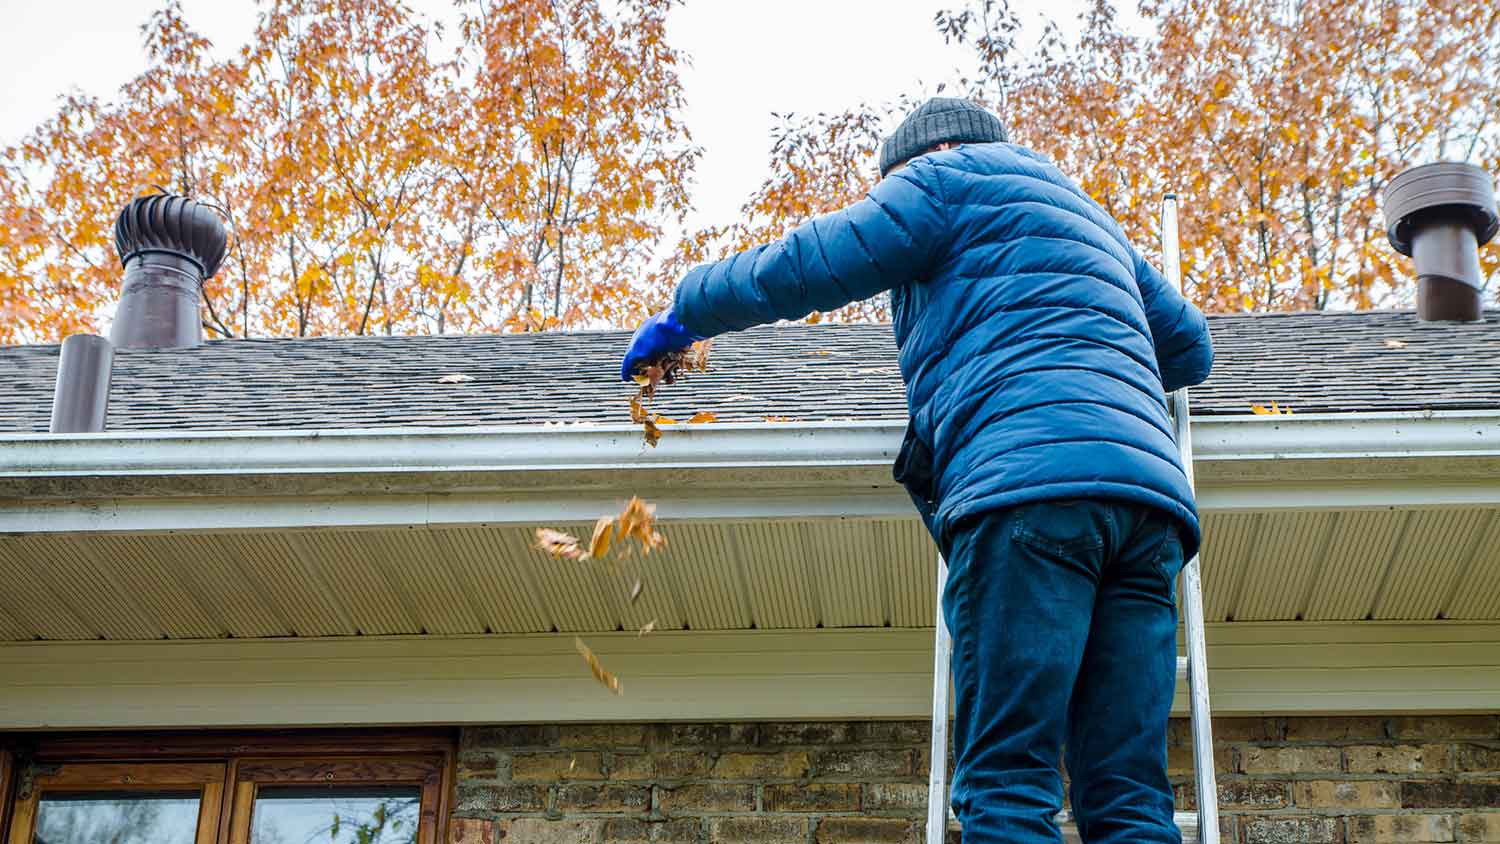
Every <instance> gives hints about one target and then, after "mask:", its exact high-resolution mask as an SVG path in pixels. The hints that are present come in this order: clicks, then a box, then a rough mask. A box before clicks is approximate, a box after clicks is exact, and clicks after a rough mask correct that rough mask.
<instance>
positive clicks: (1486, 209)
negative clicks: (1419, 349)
mask: <svg viewBox="0 0 1500 844" xmlns="http://www.w3.org/2000/svg"><path fill="white" fill-rule="evenodd" d="M1385 224H1386V237H1388V238H1389V239H1390V241H1391V246H1392V247H1393V248H1395V250H1396V251H1397V252H1400V253H1401V254H1402V255H1409V256H1411V258H1412V263H1413V264H1414V265H1415V267H1416V271H1417V318H1418V319H1422V320H1435V321H1456V322H1473V321H1476V320H1479V319H1482V318H1483V307H1482V302H1481V297H1480V290H1481V289H1482V288H1483V286H1484V277H1483V274H1482V273H1481V271H1480V268H1479V247H1481V246H1483V245H1484V244H1486V243H1488V242H1489V241H1490V239H1491V238H1493V237H1494V236H1495V234H1496V232H1497V231H1500V210H1497V209H1496V207H1495V183H1494V180H1493V179H1491V178H1490V175H1489V174H1488V173H1486V172H1485V171H1484V170H1482V169H1480V168H1478V167H1475V166H1474V165H1472V164H1463V163H1460V162H1454V161H1441V162H1438V163H1436V164H1423V165H1421V166H1419V167H1412V168H1410V169H1408V170H1405V171H1403V172H1402V173H1400V174H1398V175H1397V176H1396V177H1395V178H1394V179H1391V183H1390V184H1389V185H1388V186H1387V187H1386V189H1385Z"/></svg>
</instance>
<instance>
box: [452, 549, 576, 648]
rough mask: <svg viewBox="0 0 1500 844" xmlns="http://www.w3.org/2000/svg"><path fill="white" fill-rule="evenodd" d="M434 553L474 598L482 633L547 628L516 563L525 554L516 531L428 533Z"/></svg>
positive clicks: (549, 625) (528, 582) (533, 589)
mask: <svg viewBox="0 0 1500 844" xmlns="http://www.w3.org/2000/svg"><path fill="white" fill-rule="evenodd" d="M432 536H433V541H434V542H435V543H436V545H437V548H438V549H439V553H441V554H444V555H445V556H447V557H448V559H449V560H451V561H452V564H453V567H454V570H455V572H456V573H457V575H458V578H459V581H460V582H461V583H462V584H463V586H462V588H463V589H464V590H465V591H467V592H469V593H470V594H471V595H473V597H474V605H475V609H476V611H477V612H478V613H479V619H480V621H481V622H482V623H483V624H484V627H485V629H487V630H489V631H491V632H494V633H541V632H545V631H547V630H550V629H552V623H551V622H550V621H548V620H547V618H546V615H545V614H544V613H543V612H542V607H541V602H540V601H539V600H538V599H537V597H536V587H535V586H534V585H533V584H532V583H531V579H530V578H529V577H528V576H527V573H526V571H525V567H524V566H521V565H519V564H518V563H517V562H516V560H517V559H518V558H519V557H520V556H521V555H523V554H525V553H528V552H527V549H526V543H525V541H524V537H523V536H522V535H521V534H520V533H519V532H518V531H502V530H483V529H476V528H450V529H443V530H434V531H432Z"/></svg>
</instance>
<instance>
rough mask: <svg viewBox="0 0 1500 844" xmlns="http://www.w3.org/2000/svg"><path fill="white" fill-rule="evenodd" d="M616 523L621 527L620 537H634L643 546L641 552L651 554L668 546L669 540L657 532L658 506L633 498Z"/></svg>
mask: <svg viewBox="0 0 1500 844" xmlns="http://www.w3.org/2000/svg"><path fill="white" fill-rule="evenodd" d="M616 521H617V522H618V523H619V525H620V536H621V537H622V538H623V537H627V536H628V537H633V538H635V540H636V541H637V542H639V543H640V544H641V551H642V553H645V554H650V553H651V552H652V551H655V550H657V549H659V548H662V547H664V546H666V544H667V539H666V537H664V536H662V535H661V534H660V533H657V532H656V505H654V504H647V503H646V502H644V501H642V500H641V499H639V498H636V497H633V496H632V497H631V499H630V501H629V502H628V503H627V504H626V505H625V510H624V511H623V512H621V513H620V515H619V517H618V518H617V519H616Z"/></svg>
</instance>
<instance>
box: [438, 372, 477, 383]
mask: <svg viewBox="0 0 1500 844" xmlns="http://www.w3.org/2000/svg"><path fill="white" fill-rule="evenodd" d="M473 380H474V376H472V375H465V374H463V373H462V372H455V373H453V374H452V375H444V376H443V377H442V378H439V379H438V380H437V382H438V383H439V384H462V383H464V382H465V381H473Z"/></svg>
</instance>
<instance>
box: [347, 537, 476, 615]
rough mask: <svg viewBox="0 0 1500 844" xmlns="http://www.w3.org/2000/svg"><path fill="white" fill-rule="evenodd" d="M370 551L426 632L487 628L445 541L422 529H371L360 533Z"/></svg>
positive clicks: (367, 552)
mask: <svg viewBox="0 0 1500 844" xmlns="http://www.w3.org/2000/svg"><path fill="white" fill-rule="evenodd" d="M360 538H361V539H362V540H363V546H364V549H365V556H366V558H367V559H369V560H370V562H371V563H372V564H373V565H375V566H376V567H378V568H379V569H380V571H381V573H382V574H383V575H384V576H385V577H384V579H385V582H387V583H390V584H391V585H392V586H393V587H395V589H396V593H397V594H398V595H400V596H401V599H402V602H403V604H404V605H405V606H406V607H407V608H408V609H409V610H410V611H411V614H412V616H413V618H414V619H415V620H416V622H417V624H418V626H419V629H420V631H421V632H423V633H435V634H438V635H455V634H462V633H483V632H484V622H482V621H480V620H479V613H478V612H476V611H475V609H474V608H473V607H472V606H470V601H471V600H472V596H471V595H470V594H469V593H468V592H467V591H466V590H464V589H463V588H461V587H460V585H459V581H458V577H457V574H456V573H455V572H454V570H453V566H452V564H451V563H450V562H449V561H448V558H447V556H446V555H444V554H443V553H442V546H440V545H439V544H438V543H437V542H436V541H434V539H433V537H432V534H431V533H429V532H428V531H427V530H425V529H422V528H406V529H403V530H385V531H367V532H364V533H362V534H361V535H360Z"/></svg>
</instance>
